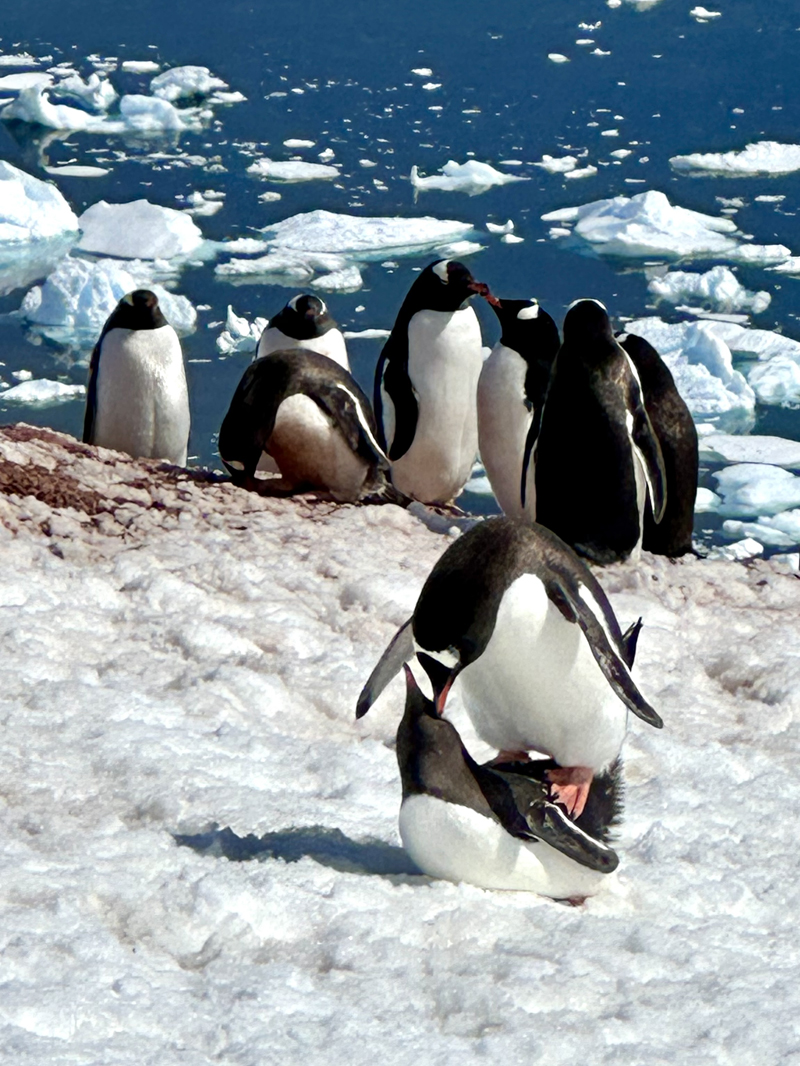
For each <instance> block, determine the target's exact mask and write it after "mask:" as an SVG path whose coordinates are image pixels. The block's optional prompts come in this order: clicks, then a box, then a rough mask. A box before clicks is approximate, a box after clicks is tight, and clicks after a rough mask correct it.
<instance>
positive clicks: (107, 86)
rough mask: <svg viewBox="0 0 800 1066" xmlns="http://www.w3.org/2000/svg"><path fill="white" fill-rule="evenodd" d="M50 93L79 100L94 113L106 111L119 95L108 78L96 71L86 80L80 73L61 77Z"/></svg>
mask: <svg viewBox="0 0 800 1066" xmlns="http://www.w3.org/2000/svg"><path fill="white" fill-rule="evenodd" d="M51 93H53V94H55V95H56V96H67V97H72V98H73V99H75V100H79V101H80V102H81V103H82V104H83V105H84V106H85V107H87V108H88V109H89V110H90V111H92V112H96V113H100V112H104V111H108V109H109V107H111V105H112V104H113V103H114V102H115V100H116V99H117V98H118V96H119V93H118V92H117V90H116V89H115V88H114V86H113V85H112V84H111V82H110V81H109V80H108V78H106V77H104V76H102V75H100V74H98V73H97V72H95V73H94V74H90V75H89V77H88V78H87V79H86V81H84V80H83V78H82V77H81V76H80V74H70V75H69V77H66V78H63V79H61V80H60V81H59V82H58V83H57V84H56V85H55V87H54V88H53V89H52V90H51Z"/></svg>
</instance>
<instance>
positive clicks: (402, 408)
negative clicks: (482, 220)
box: [375, 259, 494, 503]
mask: <svg viewBox="0 0 800 1066" xmlns="http://www.w3.org/2000/svg"><path fill="white" fill-rule="evenodd" d="M476 294H479V295H481V296H484V297H485V298H486V299H487V300H489V301H490V302H491V301H493V300H494V297H493V296H492V295H491V293H490V292H489V288H488V286H487V285H484V284H483V283H482V282H477V281H475V279H474V278H473V276H472V274H470V272H469V270H467V268H466V267H465V266H464V264H463V263H458V262H455V261H454V260H451V259H440V260H438V261H437V262H435V263H431V264H429V265H428V266H427V267H426V268H425V269H424V270H423V271H422V273H421V274H420V275H419V277H418V278H417V279H416V281H415V282H414V284H413V285H412V286H411V288H410V289H409V291H408V295H407V296H406V298H405V300H404V301H403V304H402V306H401V308H400V311H399V313H398V315H397V320H396V321H395V324H394V327H393V329H392V332H391V334H390V336H389V339H388V340H387V342H386V344H385V345H384V348H383V351H382V352H381V356H380V359H379V360H378V365H377V368H376V372H375V413H376V417H377V421H378V430H379V433H380V438H379V440H380V443H381V446H382V447H383V449H384V450H385V451H386V453H387V454H388V456H389V459H390V460H391V464H392V470H391V477H392V482H393V484H394V486H395V487H396V488H397V489H398V490H399V491H400V492H402V493H404V494H405V495H406V496H410V497H412V498H413V499H415V500H419V501H421V502H422V503H448V502H450V501H451V500H453V499H454V498H455V497H456V496H457V495H458V494H459V493H460V492H461V490H462V489H463V488H464V485H465V484H466V482H467V480H468V478H469V476H470V474H471V472H472V465H473V463H474V461H475V457H476V455H477V452H478V418H477V410H476V392H477V385H478V377H479V375H480V371H481V366H482V364H483V353H482V348H481V330H480V326H479V324H478V319H477V316H476V315H475V312H474V311H473V309H472V308H471V307H470V306H469V303H468V301H469V300H470V299H471V297H472V296H474V295H476Z"/></svg>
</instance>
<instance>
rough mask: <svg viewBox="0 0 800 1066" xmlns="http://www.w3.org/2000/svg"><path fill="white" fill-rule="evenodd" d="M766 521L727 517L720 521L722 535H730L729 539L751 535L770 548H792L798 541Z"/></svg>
mask: <svg viewBox="0 0 800 1066" xmlns="http://www.w3.org/2000/svg"><path fill="white" fill-rule="evenodd" d="M767 521H768V520H765V519H759V520H758V521H757V522H742V521H741V519H739V518H727V519H726V520H725V521H724V522H723V523H722V535H723V536H725V537H730V538H731V540H736V539H737V538H742V537H752V538H753V539H754V540H757V541H758V542H759V544H767V545H769V546H770V547H771V548H792V547H794V545H795V544H797V543H799V542H798V540H797V539H796V538H793V537H791V536H790V535H789V534H788V533H784V532H783V531H782V530H780V529H775V528H773V527H772V526H770V525H767Z"/></svg>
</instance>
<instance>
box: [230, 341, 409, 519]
mask: <svg viewBox="0 0 800 1066" xmlns="http://www.w3.org/2000/svg"><path fill="white" fill-rule="evenodd" d="M376 433H377V429H376V426H375V419H374V416H373V414H372V411H371V409H370V406H369V400H368V399H367V397H366V396H365V395H364V393H363V392H362V391H361V389H360V388H359V386H358V385H357V384H356V382H355V380H354V379H353V378H352V376H351V375H350V374H349V373H348V372H347V371H346V370H345V369H343V367H341V366H340V365H339V364H338V363H335V362H334V361H333V360H332V359H329V358H328V356H326V355H320V354H319V352H313V351H307V350H306V349H305V348H293V349H290V350H288V351H280V352H272V353H271V354H270V355H265V356H261V358H259V359H256V360H254V362H252V363H251V364H250V366H248V368H247V369H246V370H245V372H244V375H243V376H242V380H241V381H240V382H239V386H238V388H237V390H236V392H235V394H234V397H233V399H232V400H231V405H230V408H229V409H228V413H227V414H226V415H225V419H224V421H223V423H222V428H221V429H220V433H219V454H220V458H221V459H222V461H223V463H224V464H225V466H226V467H227V468H228V470H229V471H230V473H231V477H232V479H233V481H234V483H235V484H238V485H243V486H244V487H246V488H251V489H253V488H259V491H264V492H265V493H267V494H270V495H276V494H281V495H283V494H290V493H293V492H300V491H303V490H307V489H322V490H324V491H327V492H329V493H330V494H331V496H332V497H333V498H334V499H335V500H338V501H341V502H345V501H349V502H355V501H356V500H359V499H361V498H362V497H363V496H364V495H366V494H368V493H369V492H370V490H371V489H373V488H375V487H377V486H379V484H380V477H381V472H382V471H384V470H388V467H389V461H388V459H387V457H386V455H385V454H384V452H383V450H382V449H381V447H380V445H379V444H378V442H377V440H376ZM264 452H268V453H269V455H271V456H272V457H273V458H274V459H275V461H276V463H277V465H278V469H279V470H280V473H281V475H282V477H281V478H280V479H278V482H279V483H278V484H274V483H273V481H272V479H267V480H265V481H263V482H259V483H257V482H256V479H255V473H256V469H257V467H258V465H259V461H260V459H261V457H262V454H263V453H264Z"/></svg>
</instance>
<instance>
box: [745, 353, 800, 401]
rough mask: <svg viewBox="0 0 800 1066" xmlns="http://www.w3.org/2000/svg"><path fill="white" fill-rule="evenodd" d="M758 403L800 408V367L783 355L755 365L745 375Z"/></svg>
mask: <svg viewBox="0 0 800 1066" xmlns="http://www.w3.org/2000/svg"><path fill="white" fill-rule="evenodd" d="M747 380H748V381H749V382H750V384H751V385H752V387H753V388H754V389H755V392H756V396H757V397H758V399H759V401H760V402H761V403H764V404H778V405H780V406H781V407H800V365H798V364H797V363H796V362H795V361H794V360H793V359H791V358H790V357H788V356H785V355H778V356H775V358H774V359H770V360H769V362H767V363H757V364H756V365H755V366H754V367H752V368H751V369H750V370H749V371H748V373H747Z"/></svg>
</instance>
